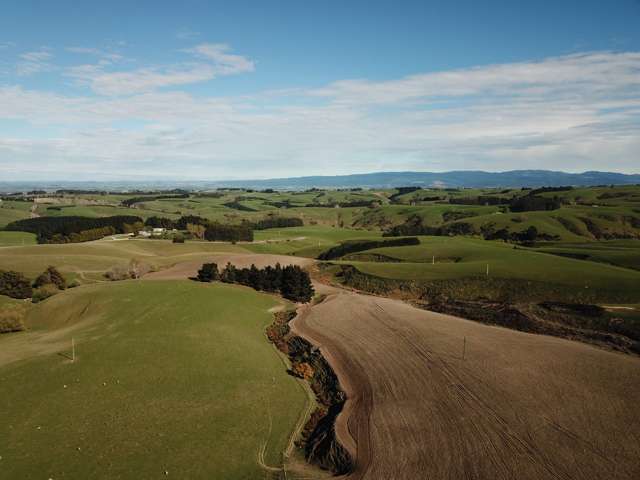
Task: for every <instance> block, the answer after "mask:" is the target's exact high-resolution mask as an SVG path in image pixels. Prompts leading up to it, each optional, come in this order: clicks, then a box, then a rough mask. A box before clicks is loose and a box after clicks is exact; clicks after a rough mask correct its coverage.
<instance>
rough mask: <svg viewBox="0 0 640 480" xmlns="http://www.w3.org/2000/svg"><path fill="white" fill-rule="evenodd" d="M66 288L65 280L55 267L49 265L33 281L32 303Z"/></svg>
mask: <svg viewBox="0 0 640 480" xmlns="http://www.w3.org/2000/svg"><path fill="white" fill-rule="evenodd" d="M66 288H67V280H66V279H65V278H64V277H63V276H62V274H61V273H60V272H59V271H58V270H57V269H56V268H55V267H52V266H49V267H47V269H46V270H45V271H44V272H42V273H41V274H40V275H38V277H37V278H36V279H35V281H34V282H33V295H32V297H31V299H32V301H33V303H38V302H41V301H42V300H44V299H46V298H49V297H52V296H53V295H55V294H56V293H58V292H59V291H60V290H64V289H66Z"/></svg>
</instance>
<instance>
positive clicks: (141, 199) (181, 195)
mask: <svg viewBox="0 0 640 480" xmlns="http://www.w3.org/2000/svg"><path fill="white" fill-rule="evenodd" d="M170 198H189V194H188V193H179V194H176V195H147V196H144V197H132V198H127V199H125V200H122V202H120V203H121V204H122V205H124V206H125V207H131V206H133V205H135V204H136V203H140V202H153V201H155V200H166V199H170Z"/></svg>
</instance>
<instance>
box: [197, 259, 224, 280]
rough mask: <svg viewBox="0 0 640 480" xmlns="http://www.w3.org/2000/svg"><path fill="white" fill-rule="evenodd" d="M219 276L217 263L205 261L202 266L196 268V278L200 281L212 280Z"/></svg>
mask: <svg viewBox="0 0 640 480" xmlns="http://www.w3.org/2000/svg"><path fill="white" fill-rule="evenodd" d="M219 278H220V275H219V273H218V265H216V264H215V263H205V264H204V265H202V268H201V269H200V270H198V280H199V281H201V282H213V281H215V280H218V279H219Z"/></svg>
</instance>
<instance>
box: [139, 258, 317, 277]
mask: <svg viewBox="0 0 640 480" xmlns="http://www.w3.org/2000/svg"><path fill="white" fill-rule="evenodd" d="M207 262H213V263H217V264H218V268H219V269H222V268H224V266H225V265H226V264H227V263H231V264H232V265H235V266H236V267H238V268H246V267H250V266H251V264H254V265H255V266H256V267H258V268H264V267H266V266H267V265H271V266H274V265H275V264H276V263H280V265H298V266H300V267H307V266H309V265H312V264H313V262H314V261H313V260H311V259H309V258H299V257H291V256H287V255H265V254H258V253H255V254H254V253H220V254H212V255H210V256H208V257H206V258H204V259H203V258H201V259H199V260H193V261H188V262H180V263H177V264H176V265H174V266H172V267H170V268H167V269H164V270H160V271H158V272H152V273H148V274H147V275H145V276H144V278H145V280H181V279H184V278H189V277H195V276H196V275H197V273H198V270H199V269H200V267H202V264H203V263H207Z"/></svg>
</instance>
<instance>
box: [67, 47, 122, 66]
mask: <svg viewBox="0 0 640 480" xmlns="http://www.w3.org/2000/svg"><path fill="white" fill-rule="evenodd" d="M65 50H66V51H67V52H71V53H76V54H79V55H91V56H95V57H100V58H102V59H105V60H109V61H111V62H117V61H120V60H123V59H124V57H123V56H122V55H120V54H119V53H115V52H111V51H105V50H101V49H99V48H90V47H67V48H66V49H65Z"/></svg>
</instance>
